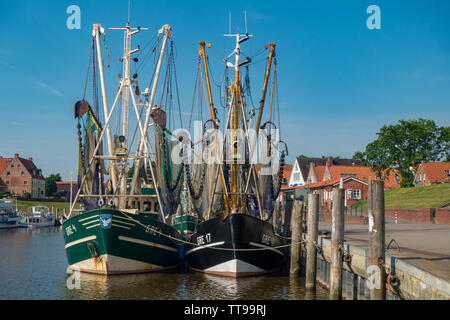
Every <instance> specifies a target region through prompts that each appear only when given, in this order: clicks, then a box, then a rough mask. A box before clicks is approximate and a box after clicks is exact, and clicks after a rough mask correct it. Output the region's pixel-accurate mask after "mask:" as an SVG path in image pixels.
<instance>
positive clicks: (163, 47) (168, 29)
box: [131, 24, 172, 194]
mask: <svg viewBox="0 0 450 320" xmlns="http://www.w3.org/2000/svg"><path fill="white" fill-rule="evenodd" d="M162 33H164V38H163V42H162V45H161V51H160V53H159V57H158V63H157V65H156V71H155V78H154V79H153V85H152V90H151V93H150V100H149V102H148V105H147V110H146V114H145V122H144V125H143V128H144V132H143V134H142V139H141V141H140V143H139V145H138V148H137V150H136V161H135V165H134V173H133V180H132V183H131V194H135V193H136V192H137V190H138V182H139V167H140V156H141V155H142V152H143V150H144V143H145V141H146V140H147V135H148V127H149V124H150V118H151V113H152V111H153V108H154V103H155V98H156V89H157V87H158V81H159V76H160V73H161V66H162V61H163V58H164V52H165V50H166V45H167V39H168V38H171V37H172V27H171V26H170V25H168V24H166V25H164V26H163V27H162V28H161V29H160V30H159V31H158V34H162ZM154 135H155V136H154V138H155V146H156V148H158V146H159V143H158V139H157V137H158V131H157V128H156V125H154ZM157 161H158V159H157ZM151 165H152V164H151V163H150V166H151ZM154 178H156V177H154ZM153 184H154V185H155V189H156V192H157V193H158V191H157V187H156V181H153Z"/></svg>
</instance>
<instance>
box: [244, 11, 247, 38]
mask: <svg viewBox="0 0 450 320" xmlns="http://www.w3.org/2000/svg"><path fill="white" fill-rule="evenodd" d="M244 20H245V33H246V34H247V33H248V32H247V11H244Z"/></svg>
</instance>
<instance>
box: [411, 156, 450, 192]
mask: <svg viewBox="0 0 450 320" xmlns="http://www.w3.org/2000/svg"><path fill="white" fill-rule="evenodd" d="M449 182H450V162H448V161H444V162H422V163H421V164H420V165H419V168H417V171H416V175H415V176H414V181H413V184H414V186H415V187H421V186H427V185H430V184H436V183H449Z"/></svg>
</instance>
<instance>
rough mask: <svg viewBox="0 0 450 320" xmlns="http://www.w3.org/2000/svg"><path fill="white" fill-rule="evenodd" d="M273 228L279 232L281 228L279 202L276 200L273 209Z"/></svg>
mask: <svg viewBox="0 0 450 320" xmlns="http://www.w3.org/2000/svg"><path fill="white" fill-rule="evenodd" d="M273 225H274V226H275V229H276V230H277V231H278V232H280V230H281V202H279V201H276V202H275V209H274V223H273Z"/></svg>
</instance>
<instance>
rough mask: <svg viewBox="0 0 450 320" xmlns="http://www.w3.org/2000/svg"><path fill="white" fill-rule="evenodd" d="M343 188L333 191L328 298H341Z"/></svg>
mask: <svg viewBox="0 0 450 320" xmlns="http://www.w3.org/2000/svg"><path fill="white" fill-rule="evenodd" d="M344 197H345V189H342V188H336V189H334V191H333V208H332V218H331V265H330V300H340V299H342V266H343V261H342V257H343V254H344V203H345V199H344Z"/></svg>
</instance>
